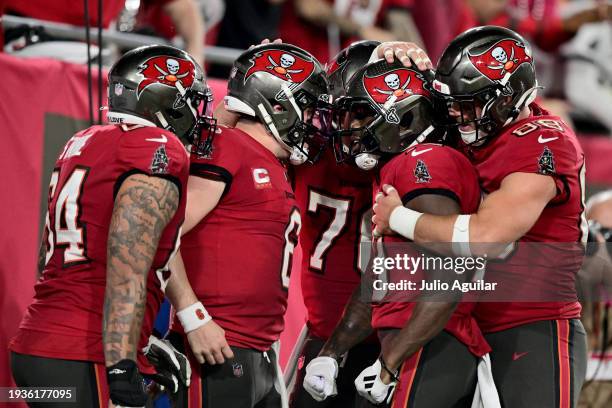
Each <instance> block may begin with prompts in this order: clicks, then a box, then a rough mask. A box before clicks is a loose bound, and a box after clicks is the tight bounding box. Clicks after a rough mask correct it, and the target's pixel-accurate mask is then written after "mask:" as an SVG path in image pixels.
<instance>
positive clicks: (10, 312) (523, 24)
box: [0, 0, 612, 407]
mask: <svg viewBox="0 0 612 408" xmlns="http://www.w3.org/2000/svg"><path fill="white" fill-rule="evenodd" d="M0 15H1V16H2V17H1V20H0V22H1V25H2V28H1V29H0V44H2V47H1V48H0V81H1V82H0V83H1V85H0V137H1V139H0V140H1V142H2V149H0V174H1V175H2V176H1V177H0V191H1V192H2V197H3V199H2V200H1V204H0V225H2V226H3V227H2V230H3V233H2V234H1V235H0V251H1V253H2V255H3V256H1V257H0V289H1V290H2V296H0V312H1V315H0V316H1V317H0V386H8V385H10V384H11V378H10V372H9V368H8V361H7V351H6V346H7V343H8V340H9V339H10V338H11V337H12V335H13V334H14V332H15V330H16V328H17V325H18V324H19V321H20V319H21V315H22V313H23V310H24V309H25V308H26V306H27V305H28V304H29V302H30V300H31V296H32V293H33V290H32V287H33V284H34V281H35V268H36V266H35V264H36V253H37V248H38V242H39V235H40V231H41V230H42V223H41V220H42V219H43V216H44V210H45V205H46V203H45V202H44V200H43V197H44V196H45V194H43V193H44V192H45V190H46V188H47V185H48V182H49V176H50V172H51V166H52V165H53V163H54V161H55V159H56V157H57V155H58V153H59V150H60V149H61V147H62V146H63V144H64V143H65V141H66V140H67V139H68V138H69V137H70V136H71V135H72V134H73V133H74V132H75V131H76V130H78V129H81V128H84V127H86V126H87V125H89V124H90V123H95V122H98V121H100V122H103V121H104V112H103V111H102V110H100V107H101V106H104V105H105V100H106V91H105V86H106V78H105V75H104V73H105V70H106V69H107V68H108V67H109V66H110V65H111V64H112V63H113V61H114V60H116V59H117V57H118V56H119V55H121V53H122V52H123V51H125V50H128V49H131V48H133V47H136V46H139V45H144V44H152V43H172V44H175V45H178V46H180V47H184V48H185V49H186V50H187V51H189V52H190V53H192V54H193V55H194V56H195V57H196V58H198V59H199V60H200V61H202V63H204V64H205V66H206V70H207V73H208V77H209V84H210V85H211V87H212V88H213V91H214V95H215V103H219V101H222V98H223V95H224V93H225V78H227V75H228V72H229V67H230V66H231V64H232V62H233V60H234V59H235V57H236V56H237V55H238V54H239V53H240V52H241V51H242V50H244V49H246V48H248V46H249V45H250V44H256V43H259V42H260V41H261V40H263V39H265V38H269V39H275V38H282V39H283V41H285V42H290V43H294V44H296V45H298V46H301V47H303V48H305V49H307V50H308V51H310V52H312V53H313V54H314V55H315V56H316V57H317V58H318V59H319V60H320V61H321V62H323V63H325V62H327V61H328V59H329V57H330V56H333V55H335V54H336V53H337V52H338V51H339V50H340V49H341V48H343V47H344V46H346V45H348V44H349V43H350V42H351V41H354V40H358V39H375V40H380V41H386V40H405V41H414V42H416V43H418V44H421V45H422V46H423V47H424V48H425V49H426V50H427V52H428V53H429V55H430V57H431V59H432V61H434V65H435V62H436V60H437V58H438V56H439V55H440V54H441V52H442V50H443V49H444V47H445V45H446V44H447V43H448V42H449V41H450V40H451V39H452V38H453V37H454V36H455V35H457V34H458V33H460V32H462V31H463V30H465V29H468V28H470V27H473V26H477V25H481V24H496V25H502V26H506V27H509V28H512V29H514V30H516V31H518V32H520V33H521V34H523V35H524V36H525V37H526V38H527V39H529V40H530V41H531V42H532V44H533V45H535V47H534V48H536V55H535V60H536V66H537V70H538V80H539V82H540V84H541V85H542V86H543V89H542V91H541V93H540V102H541V103H542V104H543V105H544V106H545V107H547V108H548V109H549V110H551V111H553V112H554V113H556V114H558V115H560V116H562V117H563V118H564V119H565V120H566V121H567V122H568V123H570V124H571V125H572V126H573V127H574V129H575V130H576V132H577V133H578V135H579V137H580V140H581V143H582V145H583V148H584V150H585V153H586V157H587V169H588V170H587V182H588V190H587V196H590V195H592V194H594V193H597V192H600V191H602V190H606V189H610V188H612V160H611V158H612V140H610V136H611V133H612V20H611V19H612V2H607V1H586V0H0ZM100 71H102V75H99V72H100ZM607 211H610V210H607ZM604 219H607V220H609V221H608V223H610V225H605V226H606V227H612V214H606V215H605V216H603V217H601V218H600V219H599V221H600V222H603V223H605V222H606V221H605V220H604ZM296 258H297V257H296ZM297 261H298V262H299V260H297ZM610 265H612V263H608V264H606V265H605V268H607V270H608V271H609V269H610ZM296 275H298V274H296ZM291 287H292V289H291V291H290V309H289V311H288V314H287V317H286V320H287V330H286V333H285V334H284V337H283V350H282V356H281V357H282V361H283V363H284V362H285V361H286V360H287V358H288V355H289V353H290V352H291V348H292V345H293V342H294V341H295V338H296V336H297V335H298V333H299V330H300V328H301V326H302V324H303V322H304V308H303V305H302V303H301V298H300V293H299V276H294V277H293V279H292V285H291ZM583 305H584V306H585V313H584V317H583V320H584V323H585V327H587V330H588V331H589V338H590V347H591V353H592V354H591V360H590V362H589V372H588V376H589V382H588V383H587V385H586V386H585V388H584V389H583V395H582V404H581V406H582V407H612V353H609V352H606V350H607V349H608V346H609V345H610V336H608V335H607V331H608V313H607V311H608V308H609V307H610V302H596V303H594V302H589V300H588V299H586V298H585V299H583ZM166 322H167V310H166V314H162V315H161V316H160V318H159V328H160V329H161V330H163V329H164V325H165V324H166ZM158 405H159V406H165V405H164V403H163V402H160V403H159V404H158Z"/></svg>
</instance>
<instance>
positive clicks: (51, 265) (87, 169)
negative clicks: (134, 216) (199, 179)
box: [10, 125, 189, 373]
mask: <svg viewBox="0 0 612 408" xmlns="http://www.w3.org/2000/svg"><path fill="white" fill-rule="evenodd" d="M128 129H131V130H128ZM188 164H189V161H188V156H187V151H186V150H185V148H184V146H183V145H182V143H181V142H180V141H179V139H178V138H177V137H176V136H175V135H174V134H172V133H170V132H168V131H165V130H163V129H159V128H154V127H142V126H132V127H131V128H128V127H126V126H125V125H124V126H115V125H111V126H94V127H91V128H89V129H86V130H83V131H81V132H79V133H77V134H76V135H74V136H73V137H72V138H71V139H70V140H69V141H68V143H67V144H66V147H65V148H64V151H63V152H62V154H61V155H60V157H59V159H58V160H57V163H56V165H55V169H54V171H53V173H52V175H51V185H50V187H49V207H48V208H49V212H48V216H47V229H48V232H49V240H48V243H47V264H46V266H45V269H44V272H43V275H42V277H41V279H40V280H39V281H38V283H37V284H36V286H35V291H36V294H35V296H34V302H33V303H32V304H31V305H30V306H29V307H28V309H27V311H26V313H25V316H24V318H23V320H22V321H21V325H20V327H19V331H18V333H17V336H16V337H15V338H14V339H13V340H12V342H11V344H10V349H11V350H13V351H15V352H17V353H22V354H30V355H34V356H40V357H48V358H59V359H66V360H83V361H92V362H95V363H103V362H104V353H103V345H102V307H103V305H104V292H105V287H106V250H107V237H108V229H109V225H110V220H111V215H112V212H113V207H114V197H115V194H116V192H117V190H118V188H119V187H120V185H121V182H122V181H123V180H124V179H125V178H126V177H128V176H129V175H131V174H135V173H144V174H148V175H151V176H160V177H164V178H167V179H170V180H171V181H173V182H174V183H176V185H177V187H178V189H179V192H181V195H180V197H181V198H180V204H179V208H178V210H177V212H176V214H175V215H174V217H173V218H172V219H171V220H170V222H169V223H168V225H167V226H166V228H165V229H164V231H163V233H162V236H161V239H160V241H159V245H158V248H157V253H156V255H155V258H154V260H153V263H152V265H151V271H150V273H149V275H148V281H147V303H146V305H147V306H146V312H145V316H144V320H143V324H142V335H141V338H140V344H139V347H138V349H139V350H140V349H142V347H144V346H146V344H147V341H148V338H149V335H150V333H151V330H152V328H153V323H154V320H155V316H156V315H157V311H158V308H159V305H160V303H161V302H162V301H163V297H164V295H163V292H162V287H165V281H166V280H167V279H168V277H169V274H168V273H166V272H164V271H165V268H166V266H167V263H168V261H169V259H170V256H171V254H172V252H173V251H174V250H175V247H176V245H177V241H178V240H177V238H178V236H179V230H180V226H181V224H182V223H183V219H184V217H185V202H186V201H185V191H186V182H187V175H188ZM138 359H139V363H140V365H141V367H140V368H141V370H143V372H145V373H150V372H154V371H152V367H151V366H150V365H149V364H148V362H147V360H146V358H145V357H144V356H143V355H142V353H139V356H138Z"/></svg>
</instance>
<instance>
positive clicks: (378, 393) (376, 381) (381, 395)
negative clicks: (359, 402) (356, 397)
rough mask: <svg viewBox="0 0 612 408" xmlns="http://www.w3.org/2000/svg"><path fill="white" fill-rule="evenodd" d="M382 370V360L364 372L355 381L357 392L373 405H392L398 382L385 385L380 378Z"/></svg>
mask: <svg viewBox="0 0 612 408" xmlns="http://www.w3.org/2000/svg"><path fill="white" fill-rule="evenodd" d="M381 370H382V366H381V364H380V360H376V362H375V363H374V364H372V365H371V366H369V367H367V368H366V369H365V370H363V371H362V372H361V374H359V375H358V376H357V378H356V379H355V388H357V392H358V393H359V394H360V395H361V396H362V397H364V398H365V399H367V400H368V401H370V402H371V403H373V404H388V403H390V402H391V399H392V398H393V392H394V391H395V386H396V385H397V381H391V382H390V383H389V384H385V383H384V382H383V381H382V379H381V377H380V372H381Z"/></svg>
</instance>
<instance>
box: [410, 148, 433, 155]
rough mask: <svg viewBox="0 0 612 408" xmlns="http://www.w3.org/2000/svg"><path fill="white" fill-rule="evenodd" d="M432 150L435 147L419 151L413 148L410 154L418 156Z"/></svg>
mask: <svg viewBox="0 0 612 408" xmlns="http://www.w3.org/2000/svg"><path fill="white" fill-rule="evenodd" d="M430 150H433V148H431V147H430V148H429V149H425V150H421V151H418V152H417V151H416V150H413V151H412V153H410V155H411V156H412V157H417V156H418V155H419V154H423V153H426V152H428V151H430Z"/></svg>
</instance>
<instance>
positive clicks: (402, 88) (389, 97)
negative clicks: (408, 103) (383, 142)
mask: <svg viewBox="0 0 612 408" xmlns="http://www.w3.org/2000/svg"><path fill="white" fill-rule="evenodd" d="M424 82H425V78H424V77H423V75H421V74H420V73H418V72H416V71H413V70H411V69H407V68H399V69H393V70H391V71H388V72H384V73H382V74H379V75H374V76H368V74H367V73H366V75H364V76H363V87H364V89H365V90H366V92H367V93H368V95H369V97H370V98H371V100H372V101H373V102H375V103H376V104H378V105H380V106H381V107H382V109H383V110H384V111H385V112H386V119H387V121H388V122H389V123H394V124H398V123H400V118H399V117H398V115H397V113H396V110H395V109H394V107H393V105H394V104H395V103H397V102H400V101H402V100H404V99H406V98H408V97H410V96H413V95H426V96H428V95H429V91H427V90H426V89H425V88H424Z"/></svg>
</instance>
